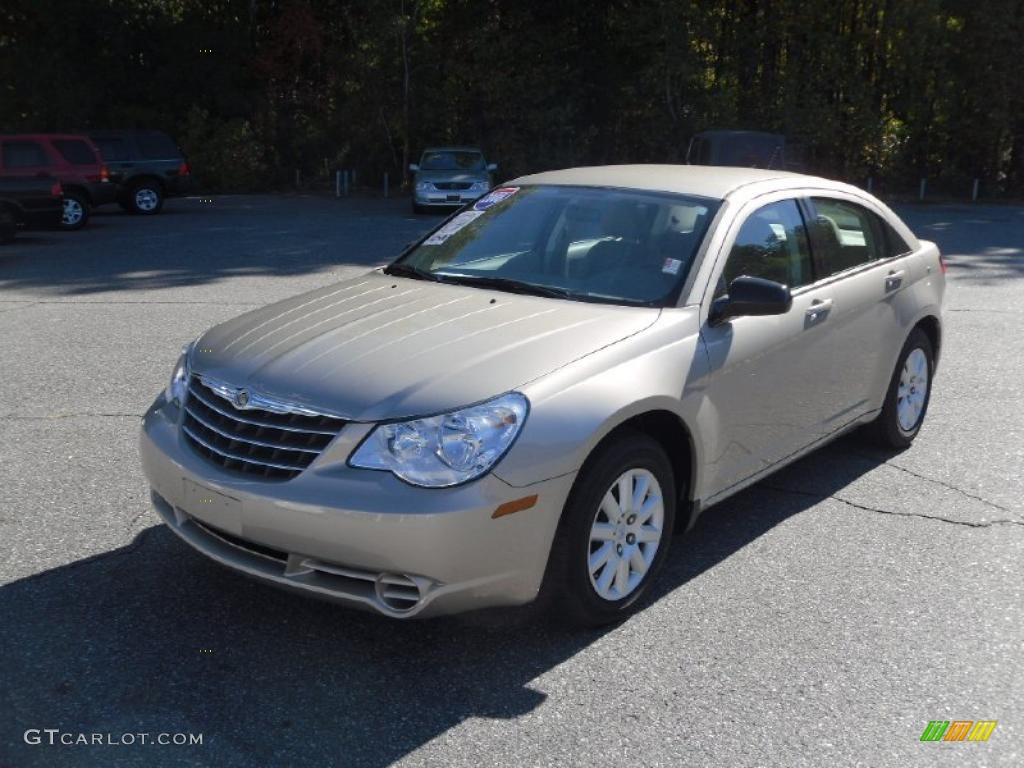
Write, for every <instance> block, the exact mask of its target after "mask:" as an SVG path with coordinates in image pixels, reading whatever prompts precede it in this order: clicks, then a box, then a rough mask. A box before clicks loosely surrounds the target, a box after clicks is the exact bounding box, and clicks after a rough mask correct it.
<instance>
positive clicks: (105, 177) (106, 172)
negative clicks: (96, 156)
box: [100, 165, 110, 181]
mask: <svg viewBox="0 0 1024 768" xmlns="http://www.w3.org/2000/svg"><path fill="white" fill-rule="evenodd" d="M100 181H110V169H109V168H107V166H105V165H101V166H100Z"/></svg>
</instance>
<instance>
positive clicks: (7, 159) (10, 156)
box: [3, 141, 50, 168]
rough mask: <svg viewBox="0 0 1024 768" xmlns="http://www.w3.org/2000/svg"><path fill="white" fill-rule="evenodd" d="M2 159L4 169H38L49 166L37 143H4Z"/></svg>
mask: <svg viewBox="0 0 1024 768" xmlns="http://www.w3.org/2000/svg"><path fill="white" fill-rule="evenodd" d="M3 159H4V168H39V167H41V166H47V165H49V164H50V160H49V158H47V156H46V151H45V150H44V149H43V148H42V147H41V146H39V142H37V141H5V142H4V145H3Z"/></svg>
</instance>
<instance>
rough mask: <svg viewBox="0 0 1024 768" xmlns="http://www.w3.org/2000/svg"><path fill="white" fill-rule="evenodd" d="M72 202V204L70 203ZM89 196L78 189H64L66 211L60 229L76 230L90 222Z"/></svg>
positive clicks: (66, 230) (62, 216)
mask: <svg viewBox="0 0 1024 768" xmlns="http://www.w3.org/2000/svg"><path fill="white" fill-rule="evenodd" d="M69 203H71V205H69ZM89 213H90V206H89V198H88V197H86V196H85V194H83V193H82V192H78V191H77V190H74V189H71V190H64V212H63V214H62V215H61V220H60V225H59V229H62V230H64V231H65V232H74V231H75V230H77V229H81V228H82V227H84V226H85V225H86V224H88V223H89Z"/></svg>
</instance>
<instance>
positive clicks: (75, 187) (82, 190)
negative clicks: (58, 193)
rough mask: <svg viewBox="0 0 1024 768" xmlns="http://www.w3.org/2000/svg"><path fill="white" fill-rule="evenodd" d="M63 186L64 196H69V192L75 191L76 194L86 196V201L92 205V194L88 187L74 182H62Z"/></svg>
mask: <svg viewBox="0 0 1024 768" xmlns="http://www.w3.org/2000/svg"><path fill="white" fill-rule="evenodd" d="M61 187H62V188H63V190H64V197H67V196H68V193H69V192H74V193H75V194H77V195H81V196H82V197H83V198H85V202H86V203H87V204H88V205H89V206H92V195H90V194H89V190H88V188H87V187H84V186H82V185H80V184H74V183H72V184H61Z"/></svg>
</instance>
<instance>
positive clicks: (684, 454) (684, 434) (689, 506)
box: [579, 408, 700, 531]
mask: <svg viewBox="0 0 1024 768" xmlns="http://www.w3.org/2000/svg"><path fill="white" fill-rule="evenodd" d="M629 432H639V433H641V434H644V435H647V436H649V437H651V438H653V439H654V440H655V441H656V442H657V443H658V444H659V445H660V446H661V448H662V450H664V451H665V455H666V456H667V457H668V460H669V462H670V463H671V465H672V474H673V478H674V479H675V481H676V500H677V509H676V514H677V515H679V516H680V517H679V518H678V520H677V528H676V530H678V531H683V530H686V529H688V528H689V527H690V526H691V525H692V523H693V522H694V520H695V518H696V514H697V513H698V512H699V504H700V502H699V500H697V499H694V498H693V492H694V489H695V488H696V487H697V485H696V483H695V480H696V478H697V471H698V470H697V455H698V454H697V448H696V444H695V442H694V436H693V431H692V430H691V429H690V427H689V426H688V425H687V424H686V422H685V421H684V420H683V418H682V417H681V416H680V415H679V414H677V413H674V412H672V411H669V410H665V409H660V408H655V409H652V410H647V411H643V412H641V413H636V414H633V415H631V416H629V417H628V418H626V419H624V420H623V421H620V422H619V423H618V424H616V425H615V426H614V427H612V428H611V429H610V430H608V431H607V432H606V433H605V434H604V435H603V436H602V437H601V438H600V439H599V440H598V441H597V443H596V444H595V445H594V446H593V447H592V448H591V449H590V452H589V453H588V454H587V457H586V458H585V459H584V461H583V464H582V466H581V467H580V470H579V476H582V475H583V473H584V471H585V470H586V468H587V466H588V465H589V464H590V463H591V462H592V461H593V460H594V459H595V457H596V456H597V455H598V454H599V453H600V451H601V450H602V449H603V448H605V447H606V446H607V445H609V444H611V443H613V442H614V441H615V440H617V439H618V438H620V437H621V436H622V435H623V434H626V433H629Z"/></svg>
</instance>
